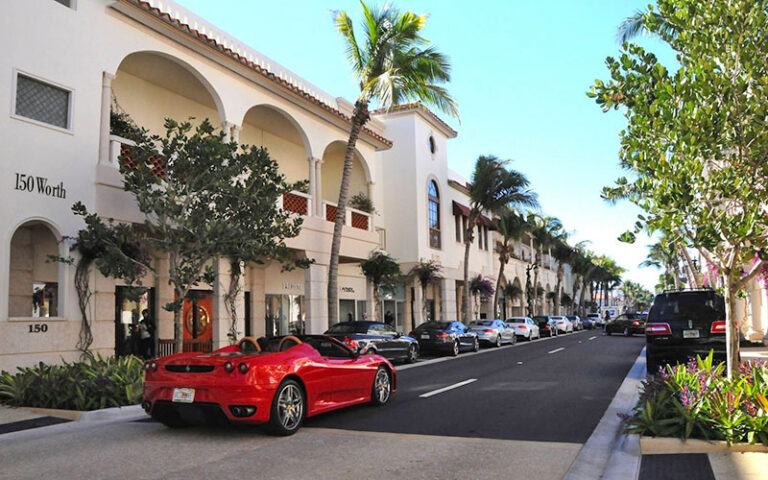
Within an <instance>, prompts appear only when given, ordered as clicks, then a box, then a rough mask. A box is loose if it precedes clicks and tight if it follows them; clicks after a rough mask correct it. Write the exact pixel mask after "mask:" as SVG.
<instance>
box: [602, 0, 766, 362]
mask: <svg viewBox="0 0 768 480" xmlns="http://www.w3.org/2000/svg"><path fill="white" fill-rule="evenodd" d="M767 10H768V0H735V1H733V2H723V1H720V0H658V2H657V5H656V7H655V8H653V7H651V9H649V12H648V13H646V14H644V15H643V17H642V21H643V25H644V27H645V28H646V29H647V30H648V31H649V32H651V33H652V34H654V35H657V36H659V37H660V38H661V39H662V40H663V41H664V42H665V43H666V44H667V45H669V47H671V48H672V50H674V51H675V53H676V60H677V63H678V64H679V68H678V65H675V69H674V70H672V71H670V70H668V69H667V68H666V67H665V66H664V65H662V64H661V63H660V62H659V60H658V58H657V57H656V56H655V55H653V54H652V53H649V52H646V50H645V49H643V48H642V47H640V46H638V45H634V44H632V43H627V44H625V46H624V47H623V48H622V52H621V56H620V58H618V59H613V58H609V59H607V64H608V69H609V72H610V75H611V79H610V80H609V81H608V82H603V81H601V80H597V81H596V82H595V84H594V86H593V90H592V92H591V94H590V95H591V96H592V97H594V98H595V99H596V101H597V103H598V104H599V105H600V106H601V107H602V108H603V110H605V111H607V110H610V109H611V108H625V109H626V114H625V116H626V118H627V126H626V128H625V129H624V130H623V131H622V134H621V151H620V158H621V163H622V166H624V167H625V168H626V169H628V170H630V171H631V178H625V177H622V178H619V179H618V180H617V182H616V184H615V186H613V187H611V188H606V189H604V192H603V195H604V196H605V197H606V198H609V199H628V200H629V201H631V202H633V203H635V204H637V205H638V206H640V207H641V208H642V209H643V210H644V213H643V215H642V216H641V217H640V218H639V219H638V222H637V223H636V228H635V231H638V230H646V231H650V232H654V231H657V230H660V231H662V232H664V233H666V234H672V237H671V238H670V239H669V240H670V241H671V242H673V243H675V244H680V245H681V246H682V248H695V249H697V250H698V251H699V252H700V253H701V255H702V256H703V257H704V258H705V259H706V261H707V262H708V263H709V264H710V265H712V266H713V267H715V268H717V271H718V272H719V273H720V275H721V277H722V284H723V292H724V296H725V299H726V325H727V327H726V344H727V359H728V372H729V375H733V373H734V372H735V370H736V368H737V366H738V358H739V355H738V352H739V331H738V327H737V325H736V322H735V321H734V318H735V312H736V311H737V310H738V308H739V306H738V299H737V292H738V291H739V290H740V289H742V288H743V287H744V286H745V285H746V284H747V283H748V282H749V281H750V280H752V279H753V278H754V277H755V276H756V275H758V273H759V272H760V271H761V269H762V268H763V266H764V265H765V261H766V259H768V255H767V254H768V252H766V251H764V250H762V249H760V248H759V247H761V246H763V245H765V244H766V242H768V220H767V219H766V216H765V212H764V210H763V207H762V206H763V205H765V204H766V203H768V164H766V162H764V161H763V159H764V158H765V152H766V151H768V134H766V129H765V128H764V125H763V123H764V118H765V114H764V112H765V111H768V84H766V83H765V82H764V81H763V80H761V79H764V78H766V77H768V64H766V62H765V61H764V60H763V53H762V52H765V51H768V37H766V35H764V34H763V32H764V31H765V30H766V29H768V15H766V11H767ZM664 25H669V26H671V28H672V29H673V31H674V33H673V34H671V35H669V34H667V33H666V32H665V30H664ZM634 233H635V232H631V231H628V232H626V234H625V235H622V239H624V240H627V241H633V240H634ZM681 253H682V251H681ZM755 258H757V261H753V259H755Z"/></svg>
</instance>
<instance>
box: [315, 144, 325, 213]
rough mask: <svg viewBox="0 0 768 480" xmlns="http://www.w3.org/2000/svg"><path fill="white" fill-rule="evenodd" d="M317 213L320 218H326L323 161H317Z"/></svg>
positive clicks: (317, 159)
mask: <svg viewBox="0 0 768 480" xmlns="http://www.w3.org/2000/svg"><path fill="white" fill-rule="evenodd" d="M315 184H316V185H315V191H314V195H315V200H316V201H315V212H317V216H318V217H320V218H325V206H324V205H323V160H322V159H319V158H316V159H315Z"/></svg>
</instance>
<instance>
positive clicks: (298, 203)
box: [279, 191, 312, 215]
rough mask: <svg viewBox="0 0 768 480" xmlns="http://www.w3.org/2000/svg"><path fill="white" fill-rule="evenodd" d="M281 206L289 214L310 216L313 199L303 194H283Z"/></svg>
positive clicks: (294, 192) (295, 192) (293, 192)
mask: <svg viewBox="0 0 768 480" xmlns="http://www.w3.org/2000/svg"><path fill="white" fill-rule="evenodd" d="M279 206H280V207H281V208H282V209H283V210H287V211H289V212H293V213H298V214H299V215H309V212H311V211H312V197H311V196H310V195H308V194H306V193H302V192H297V191H292V192H287V193H284V194H283V198H282V199H281V201H280V205H279Z"/></svg>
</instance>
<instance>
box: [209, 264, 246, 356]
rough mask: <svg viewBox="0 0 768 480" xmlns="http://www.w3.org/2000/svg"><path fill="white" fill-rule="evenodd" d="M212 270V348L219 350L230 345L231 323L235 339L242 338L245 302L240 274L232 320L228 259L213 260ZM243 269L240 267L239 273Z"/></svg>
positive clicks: (230, 279)
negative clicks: (233, 323)
mask: <svg viewBox="0 0 768 480" xmlns="http://www.w3.org/2000/svg"><path fill="white" fill-rule="evenodd" d="M213 269H214V274H215V280H214V282H213V318H212V322H211V328H212V329H213V348H214V350H215V349H217V348H221V347H224V346H227V345H230V344H231V339H230V336H229V334H230V332H232V322H233V320H234V322H235V325H234V328H235V330H236V331H237V334H236V337H237V338H236V339H235V340H237V339H239V338H241V337H242V336H243V332H244V331H245V302H244V297H245V295H244V287H245V282H244V280H243V275H242V274H241V275H240V277H239V279H238V283H239V284H238V285H237V287H236V288H235V292H236V293H235V299H234V301H235V312H234V315H235V318H234V319H233V318H232V312H231V310H230V308H231V307H230V302H229V301H228V299H227V297H228V295H229V292H230V286H231V281H232V264H231V262H230V260H229V259H228V258H218V259H215V260H213ZM243 269H244V267H243V266H242V265H241V269H240V271H241V272H242V271H243Z"/></svg>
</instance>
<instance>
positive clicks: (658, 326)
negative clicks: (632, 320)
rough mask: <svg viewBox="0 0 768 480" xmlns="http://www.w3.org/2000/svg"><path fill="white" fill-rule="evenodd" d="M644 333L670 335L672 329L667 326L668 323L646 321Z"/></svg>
mask: <svg viewBox="0 0 768 480" xmlns="http://www.w3.org/2000/svg"><path fill="white" fill-rule="evenodd" d="M645 334H646V335H671V334H672V329H671V328H669V324H668V323H646V324H645Z"/></svg>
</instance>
